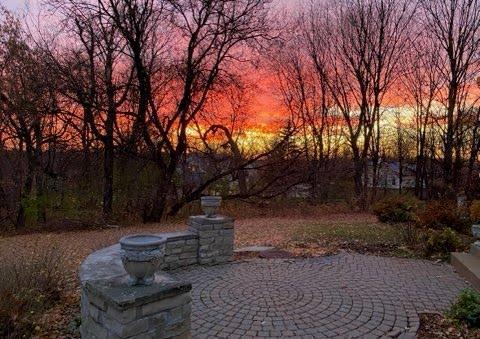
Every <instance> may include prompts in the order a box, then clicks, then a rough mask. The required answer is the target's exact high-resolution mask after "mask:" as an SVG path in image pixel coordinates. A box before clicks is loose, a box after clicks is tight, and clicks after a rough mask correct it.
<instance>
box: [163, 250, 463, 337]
mask: <svg viewBox="0 0 480 339" xmlns="http://www.w3.org/2000/svg"><path fill="white" fill-rule="evenodd" d="M170 273H171V274H172V275H173V276H174V277H176V278H178V279H182V280H187V281H190V282H191V283H192V285H193V289H192V298H193V307H192V337H193V338H212V337H220V338H222V337H223V338H227V337H228V338H248V337H270V338H272V337H302V338H322V337H347V338H348V337H362V338H369V337H372V338H374V337H382V336H392V337H395V336H398V335H399V334H400V333H403V332H407V333H408V332H409V333H412V334H413V333H415V332H416V330H417V328H418V325H419V317H418V313H421V312H425V311H427V312H428V311H430V312H431V311H437V312H442V311H444V310H445V309H446V308H448V306H449V305H450V304H451V302H452V301H453V300H454V299H455V296H456V295H457V293H458V292H459V290H460V289H462V288H465V287H467V284H466V283H465V282H464V281H463V280H462V279H461V278H460V277H459V276H458V275H457V274H456V273H455V272H454V271H453V269H452V267H451V266H450V265H447V264H436V263H433V262H429V261H423V260H410V259H399V258H385V257H375V256H368V255H357V254H355V255H353V254H340V255H336V256H332V257H327V258H312V259H299V260H292V259H287V260H279V259H273V260H253V261H247V262H233V263H228V264H222V265H217V266H211V267H206V266H192V267H186V268H183V269H179V270H176V271H171V272H170Z"/></svg>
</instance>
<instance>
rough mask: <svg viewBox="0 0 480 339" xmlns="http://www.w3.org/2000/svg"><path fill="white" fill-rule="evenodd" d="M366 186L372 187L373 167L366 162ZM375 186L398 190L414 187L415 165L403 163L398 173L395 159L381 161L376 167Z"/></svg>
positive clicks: (398, 166) (397, 164)
mask: <svg viewBox="0 0 480 339" xmlns="http://www.w3.org/2000/svg"><path fill="white" fill-rule="evenodd" d="M368 172H369V175H368V187H373V167H372V164H371V163H369V164H368ZM376 187H377V188H384V189H393V190H398V189H400V188H414V187H415V165H412V164H404V165H403V170H402V173H400V164H399V163H398V162H397V161H389V162H382V163H381V164H380V168H379V169H378V180H377V183H376Z"/></svg>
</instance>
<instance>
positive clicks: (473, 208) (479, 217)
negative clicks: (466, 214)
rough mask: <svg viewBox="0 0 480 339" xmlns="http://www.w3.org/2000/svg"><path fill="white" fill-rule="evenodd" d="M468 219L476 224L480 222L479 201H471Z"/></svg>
mask: <svg viewBox="0 0 480 339" xmlns="http://www.w3.org/2000/svg"><path fill="white" fill-rule="evenodd" d="M470 219H472V221H473V222H476V223H478V222H480V200H474V201H472V204H471V205H470Z"/></svg>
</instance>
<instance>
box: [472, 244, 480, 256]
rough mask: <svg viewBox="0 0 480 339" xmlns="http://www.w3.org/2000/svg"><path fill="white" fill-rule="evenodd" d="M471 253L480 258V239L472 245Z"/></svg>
mask: <svg viewBox="0 0 480 339" xmlns="http://www.w3.org/2000/svg"><path fill="white" fill-rule="evenodd" d="M470 254H471V255H473V256H475V257H479V258H480V241H475V242H474V243H473V244H471V245H470Z"/></svg>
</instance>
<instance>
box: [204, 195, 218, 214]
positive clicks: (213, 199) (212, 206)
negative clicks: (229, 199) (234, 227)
mask: <svg viewBox="0 0 480 339" xmlns="http://www.w3.org/2000/svg"><path fill="white" fill-rule="evenodd" d="M200 202H201V206H202V211H203V213H205V215H206V216H207V217H213V216H215V215H216V214H217V209H218V208H219V207H220V204H221V203H222V197H218V196H213V195H209V196H205V197H201V198H200Z"/></svg>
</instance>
